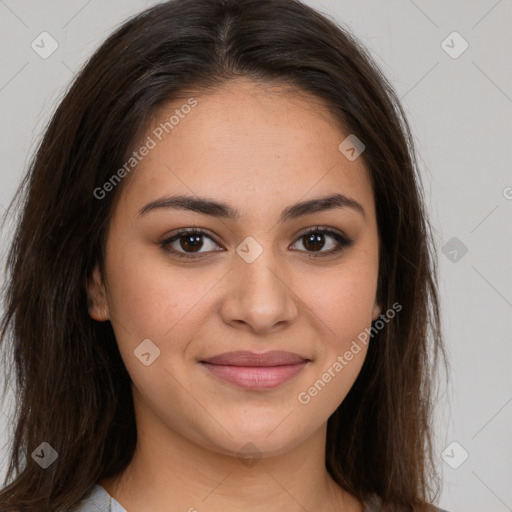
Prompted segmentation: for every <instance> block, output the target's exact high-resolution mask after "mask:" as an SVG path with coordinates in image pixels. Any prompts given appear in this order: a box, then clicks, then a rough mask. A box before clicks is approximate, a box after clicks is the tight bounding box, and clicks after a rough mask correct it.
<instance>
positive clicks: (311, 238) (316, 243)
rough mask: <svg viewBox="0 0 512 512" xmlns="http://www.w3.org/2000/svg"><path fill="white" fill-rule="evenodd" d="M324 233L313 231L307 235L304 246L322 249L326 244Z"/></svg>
mask: <svg viewBox="0 0 512 512" xmlns="http://www.w3.org/2000/svg"><path fill="white" fill-rule="evenodd" d="M323 237H324V235H323V234H316V235H315V234H314V233H311V234H310V235H306V243H305V244H304V247H305V248H306V249H312V250H315V249H321V248H322V247H323V246H324V240H323Z"/></svg>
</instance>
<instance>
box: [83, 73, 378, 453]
mask: <svg viewBox="0 0 512 512" xmlns="http://www.w3.org/2000/svg"><path fill="white" fill-rule="evenodd" d="M193 97H194V100H190V101H188V100H189V97H186V98H184V99H183V100H179V101H174V102H173V103H172V105H167V106H166V107H165V108H162V109H161V110H160V112H159V114H158V116H156V118H155V119H154V121H153V124H152V126H150V127H149V129H148V132H147V133H146V135H145V136H144V137H143V138H142V143H143V144H144V143H146V144H147V146H148V147H150V149H149V150H148V151H147V152H146V151H142V150H141V151H140V155H139V156H142V155H141V154H142V153H146V154H145V156H143V157H142V158H141V159H140V161H139V162H138V164H137V165H136V167H135V168H134V169H133V170H131V173H130V175H129V176H128V177H126V178H125V179H126V182H125V183H123V188H122V190H121V193H120V196H119V200H118V202H117V203H116V207H115V211H114V214H113V218H112V220H111V223H110V226H109V231H108V237H107V243H106V257H105V275H104V276H103V277H102V276H100V273H99V271H98V269H96V270H95V272H94V274H93V276H92V277H91V279H90V281H89V288H88V292H89V295H90V297H91V299H92V305H91V307H90V315H91V316H92V317H93V318H95V319H96V320H100V321H101V320H107V319H109V320H110V322H111V323H112V326H113V329H114V332H115V335H116V338H117V342H118V345H119V349H120V353H121V356H122V358H123V361H124V363H125V365H126V368H127V370H128V372H129V374H130V376H131V379H132V383H133V384H132V391H133V395H134V403H135V408H136V415H137V416H138V417H137V420H138V421H140V420H142V419H146V420H147V422H146V423H147V424H151V425H158V426H159V428H161V429H162V428H163V429H164V430H166V431H167V432H169V433H174V434H179V436H180V437H182V438H184V439H187V440H188V441H191V442H193V443H194V444H196V445H200V446H202V447H203V448H206V449H209V450H213V451H216V452H219V453H224V454H231V455H232V454H238V453H241V450H243V449H244V447H245V446H246V445H247V443H251V446H255V447H256V450H257V451H258V452H259V453H260V454H261V455H262V456H263V457H265V456H270V455H277V454H280V453H284V452H286V451H287V450H290V449H292V448H293V447H295V446H297V445H299V444H300V443H301V442H303V441H304V440H305V439H307V438H308V437H309V436H311V435H312V434H313V433H315V432H317V431H318V430H319V429H322V428H325V426H326V422H327V419H328V418H329V416H330V415H331V414H332V413H333V412H334V411H335V409H336V408H337V407H338V406H339V404H340V403H341V402H342V401H343V399H344V397H345V396H346V394H347V392H348V391H349V389H350V388H351V386H352V384H353V383H354V381H355V379H356V377H357V375H358V373H359V371H360V369H361V366H362V364H363V361H364V358H365V355H366V351H367V346H366V345H365V344H363V343H361V342H357V345H358V347H359V350H358V351H357V349H355V348H354V340H357V339H358V338H357V337H358V335H360V334H361V333H362V332H364V330H365V328H369V327H370V326H371V321H372V319H376V318H378V316H379V314H380V308H379V305H378V303H377V301H376V289H377V278H378V270H379V269H378V251H379V240H378V232H377V222H376V216H375V209H374V198H373V192H372V188H371V184H370V178H369V174H368V171H367V169H366V167H365V164H364V162H363V160H362V158H356V159H355V160H353V159H351V160H349V159H348V158H347V157H346V156H345V155H344V154H343V153H342V152H341V151H340V150H339V149H338V147H339V145H340V143H341V142H342V141H343V140H344V139H345V138H346V137H347V136H348V135H349V134H348V133H343V132H342V131H341V129H340V127H339V126H338V124H337V123H336V120H335V119H334V118H333V117H331V115H330V113H329V112H328V111H327V110H326V109H325V107H323V106H322V105H321V104H320V103H319V102H318V101H317V100H315V98H312V97H310V96H307V95H304V94H299V93H298V92H291V91H289V90H285V89H281V88H279V87H276V86H273V87H270V86H261V85H256V84H254V83H252V82H250V81H245V80H240V81H237V82H230V83H229V84H227V85H225V86H223V87H222V88H221V89H219V90H217V91H216V92H215V93H209V94H208V95H195V96H193ZM194 102H196V103H194ZM186 104H188V105H192V107H191V108H187V107H184V105H186ZM176 110H178V111H179V112H178V113H177V115H176V116H175V119H174V120H173V121H171V123H172V128H170V127H169V126H170V124H169V119H170V116H171V115H172V114H174V113H175V111H176ZM178 118H179V121H178V122H176V119H178ZM165 122H168V124H167V125H166V126H167V131H168V133H167V131H166V130H165V129H163V128H162V125H164V126H165ZM148 137H149V138H150V139H151V140H152V141H153V142H150V139H148ZM137 147H139V146H137ZM176 196H184V197H186V198H190V199H192V200H194V201H196V203H195V204H194V203H192V202H190V201H186V200H182V201H181V202H178V203H176V202H174V203H172V202H171V201H169V198H173V197H174V198H176ZM330 196H336V200H332V201H331V202H330V203H327V202H325V201H324V202H323V203H322V202H317V203H315V201H317V200H319V199H323V198H326V197H330ZM206 199H207V200H208V201H210V202H211V203H209V204H207V203H204V202H201V201H202V200H206ZM213 203H222V205H216V204H213ZM299 203H305V204H304V205H303V206H302V207H296V208H291V207H293V206H294V205H297V204H299ZM308 205H309V206H308ZM315 205H316V206H315ZM183 230H188V232H185V233H184V232H183ZM187 255H188V257H187ZM351 348H352V350H351ZM234 352H237V353H235V354H233V353H234ZM348 352H351V353H352V357H350V356H349V355H348ZM230 353H231V354H230ZM217 356H220V357H217ZM342 361H343V362H342ZM340 367H341V368H340Z"/></svg>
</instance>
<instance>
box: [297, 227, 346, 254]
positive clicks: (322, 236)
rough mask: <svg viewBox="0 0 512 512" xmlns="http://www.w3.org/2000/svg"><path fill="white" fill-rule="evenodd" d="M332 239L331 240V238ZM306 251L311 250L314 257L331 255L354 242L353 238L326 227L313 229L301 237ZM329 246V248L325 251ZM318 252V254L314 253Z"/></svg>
mask: <svg viewBox="0 0 512 512" xmlns="http://www.w3.org/2000/svg"><path fill="white" fill-rule="evenodd" d="M329 239H330V240H329ZM299 241H301V243H302V246H303V247H304V252H310V253H313V254H310V256H312V257H319V256H329V255H331V254H335V253H338V252H340V251H342V250H343V249H344V248H345V247H349V246H350V245H352V244H353V240H350V239H349V238H346V237H345V236H343V235H341V234H339V233H337V232H336V231H332V230H330V229H325V228H319V227H318V228H315V229H312V230H310V231H308V232H306V233H304V234H302V235H301V236H300V237H299ZM325 247H327V250H325V251H323V250H322V249H324V248H325ZM314 253H318V254H314Z"/></svg>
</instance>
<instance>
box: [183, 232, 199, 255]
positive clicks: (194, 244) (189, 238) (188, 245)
mask: <svg viewBox="0 0 512 512" xmlns="http://www.w3.org/2000/svg"><path fill="white" fill-rule="evenodd" d="M183 239H184V240H185V242H183ZM202 245H203V244H202V242H201V235H185V236H184V237H182V239H181V248H182V249H185V250H186V251H193V252H195V251H197V250H199V249H201V247H202Z"/></svg>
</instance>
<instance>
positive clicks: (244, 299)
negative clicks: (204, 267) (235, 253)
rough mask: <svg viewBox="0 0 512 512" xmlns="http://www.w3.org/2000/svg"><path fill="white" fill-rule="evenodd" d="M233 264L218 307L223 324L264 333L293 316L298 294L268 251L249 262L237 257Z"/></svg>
mask: <svg viewBox="0 0 512 512" xmlns="http://www.w3.org/2000/svg"><path fill="white" fill-rule="evenodd" d="M234 265H235V268H234V269H233V271H232V272H230V273H229V277H228V279H229V280H230V281H229V283H230V284H229V285H228V286H227V288H226V293H225V295H224V297H223V301H222V307H221V315H222V318H223V321H224V322H225V323H226V324H229V325H231V326H232V327H238V328H240V327H243V328H245V329H248V330H251V331H252V332H254V333H257V334H263V333H268V332H274V331H276V330H279V329H282V328H283V327H285V326H286V325H288V324H290V323H292V322H293V321H294V320H295V319H296V317H297V316H298V311H299V308H298V296H297V295H296V293H295V292H294V290H293V282H291V281H292V280H291V278H290V273H289V272H286V271H285V270H284V269H283V268H282V267H280V266H279V265H278V264H277V263H276V259H275V258H274V257H273V255H272V254H271V251H263V253H262V254H261V255H260V256H259V257H258V258H257V259H256V260H255V261H253V262H252V263H248V262H246V261H244V260H243V259H242V258H238V257H237V261H236V262H235V264H234Z"/></svg>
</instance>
